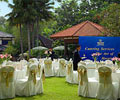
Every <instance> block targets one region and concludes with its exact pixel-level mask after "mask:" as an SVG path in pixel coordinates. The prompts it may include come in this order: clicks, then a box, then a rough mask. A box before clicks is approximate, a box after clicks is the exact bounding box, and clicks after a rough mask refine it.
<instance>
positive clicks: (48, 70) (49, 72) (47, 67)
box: [44, 59, 54, 77]
mask: <svg viewBox="0 0 120 100" xmlns="http://www.w3.org/2000/svg"><path fill="white" fill-rule="evenodd" d="M44 71H45V77H50V76H54V72H53V66H52V60H51V59H45V60H44Z"/></svg>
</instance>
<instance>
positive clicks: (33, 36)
mask: <svg viewBox="0 0 120 100" xmlns="http://www.w3.org/2000/svg"><path fill="white" fill-rule="evenodd" d="M34 47H35V34H34V23H33V24H32V48H34Z"/></svg>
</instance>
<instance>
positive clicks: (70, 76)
mask: <svg viewBox="0 0 120 100" xmlns="http://www.w3.org/2000/svg"><path fill="white" fill-rule="evenodd" d="M66 69H67V73H66V81H67V82H68V83H74V77H73V62H72V61H69V62H68V64H67V66H66Z"/></svg>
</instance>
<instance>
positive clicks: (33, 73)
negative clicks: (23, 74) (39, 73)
mask: <svg viewBox="0 0 120 100" xmlns="http://www.w3.org/2000/svg"><path fill="white" fill-rule="evenodd" d="M30 74H31V76H32V78H33V82H34V84H36V70H35V69H34V70H31V71H30Z"/></svg>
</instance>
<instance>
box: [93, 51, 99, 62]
mask: <svg viewBox="0 0 120 100" xmlns="http://www.w3.org/2000/svg"><path fill="white" fill-rule="evenodd" d="M100 55H101V54H100V53H99V52H98V53H93V54H92V57H93V59H94V61H96V60H97V57H98V56H100Z"/></svg>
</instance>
